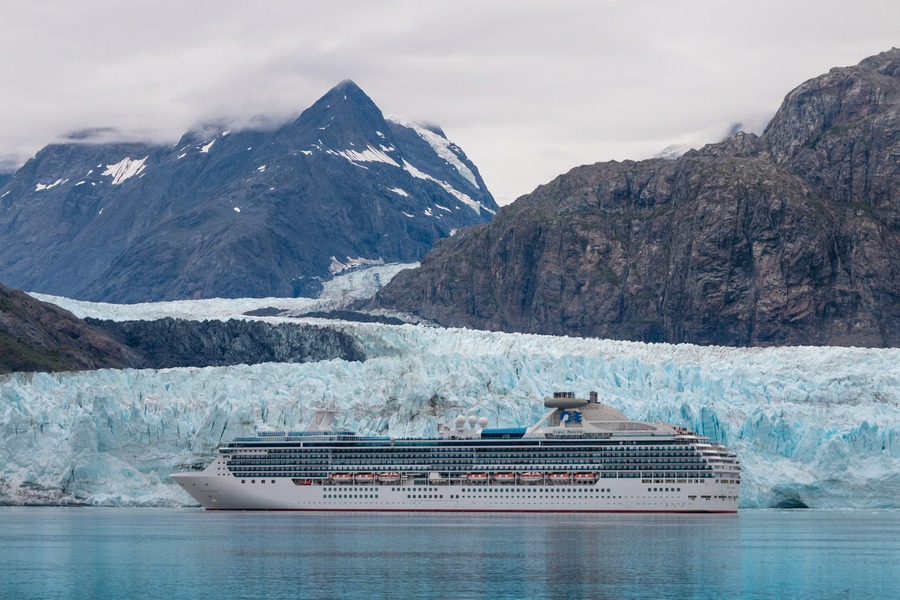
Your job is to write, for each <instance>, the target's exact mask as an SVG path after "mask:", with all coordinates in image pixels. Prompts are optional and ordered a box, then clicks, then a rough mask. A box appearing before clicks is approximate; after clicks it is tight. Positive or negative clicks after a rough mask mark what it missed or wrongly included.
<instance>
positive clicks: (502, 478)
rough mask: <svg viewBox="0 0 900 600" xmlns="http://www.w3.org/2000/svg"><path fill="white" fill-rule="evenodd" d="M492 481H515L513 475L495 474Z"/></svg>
mask: <svg viewBox="0 0 900 600" xmlns="http://www.w3.org/2000/svg"><path fill="white" fill-rule="evenodd" d="M494 481H496V482H497V483H514V482H515V481H516V475H515V473H495V474H494Z"/></svg>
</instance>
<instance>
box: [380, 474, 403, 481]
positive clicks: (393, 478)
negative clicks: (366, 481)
mask: <svg viewBox="0 0 900 600" xmlns="http://www.w3.org/2000/svg"><path fill="white" fill-rule="evenodd" d="M378 481H380V482H381V483H397V482H398V481H400V473H379V474H378Z"/></svg>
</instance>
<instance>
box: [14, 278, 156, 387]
mask: <svg viewBox="0 0 900 600" xmlns="http://www.w3.org/2000/svg"><path fill="white" fill-rule="evenodd" d="M137 360H138V357H137V355H136V354H135V353H134V352H133V351H132V350H130V349H129V348H127V347H126V346H124V345H122V344H120V343H118V342H116V341H115V340H114V339H113V338H112V337H110V336H109V335H107V334H106V333H105V332H104V331H103V330H101V329H98V328H95V327H92V326H90V325H88V324H86V323H85V322H84V321H82V320H81V319H79V318H77V317H76V316H75V315H73V314H72V313H70V312H69V311H67V310H63V309H61V308H59V307H58V306H54V305H53V304H48V303H46V302H40V301H38V300H35V299H34V298H32V297H31V296H29V295H28V294H25V293H23V292H20V291H17V290H11V289H9V288H7V287H4V286H0V373H10V372H13V371H74V370H81V369H101V368H106V367H110V368H122V367H127V366H132V365H134V364H135V362H136V361H137Z"/></svg>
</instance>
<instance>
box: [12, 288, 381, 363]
mask: <svg viewBox="0 0 900 600" xmlns="http://www.w3.org/2000/svg"><path fill="white" fill-rule="evenodd" d="M332 359H340V360H351V361H362V360H365V359H366V356H365V354H364V353H363V352H362V351H361V350H360V349H359V348H358V347H357V345H356V343H355V342H354V340H353V339H352V338H351V337H350V336H348V335H346V334H344V333H342V332H340V331H337V330H334V329H330V328H328V327H317V326H314V325H303V324H299V323H283V324H278V325H273V324H270V323H263V322H260V321H242V320H230V321H227V322H221V321H186V320H182V319H171V318H166V319H160V320H157V321H127V322H115V321H103V320H97V319H85V320H81V319H79V318H78V317H76V316H75V315H73V314H72V313H70V312H68V311H66V310H63V309H61V308H59V307H58V306H55V305H53V304H48V303H46V302H40V301H39V300H36V299H35V298H32V297H31V296H29V295H28V294H26V293H24V292H20V291H18V290H11V289H9V288H6V287H3V286H0V373H11V372H17V371H24V372H27V371H80V370H92V369H102V368H115V369H122V368H139V369H147V368H152V369H163V368H169V367H209V366H227V365H237V364H242V363H243V364H249V365H252V364H257V363H263V362H289V363H299V362H314V361H320V360H332Z"/></svg>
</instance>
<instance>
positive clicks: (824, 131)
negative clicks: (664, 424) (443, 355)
mask: <svg viewBox="0 0 900 600" xmlns="http://www.w3.org/2000/svg"><path fill="white" fill-rule="evenodd" d="M377 304H378V305H380V306H382V307H390V308H394V309H400V310H404V311H408V312H413V313H416V314H418V315H420V316H422V317H426V318H429V319H433V320H434V321H437V322H439V323H441V324H444V325H448V326H469V327H476V328H483V329H491V330H503V331H520V332H536V333H547V334H562V335H575V336H596V337H604V338H614V339H628V340H642V341H659V342H662V341H666V342H693V343H699V344H723V345H771V344H822V345H862V346H897V345H900V50H897V49H893V50H891V51H888V52H885V53H882V54H880V55H878V56H874V57H871V58H868V59H866V60H864V61H862V62H861V63H860V64H859V65H857V66H853V67H848V68H838V69H832V70H831V72H829V73H827V74H825V75H822V76H821V77H817V78H815V79H812V80H810V81H807V82H806V83H804V84H802V85H801V86H799V87H798V88H797V89H795V90H794V91H792V92H791V93H790V94H788V95H787V97H786V98H785V100H784V102H783V104H782V106H781V108H780V109H779V110H778V112H777V114H776V116H775V117H774V118H773V120H772V121H771V123H770V124H769V126H768V128H767V129H766V130H765V132H764V133H763V134H762V136H759V137H758V136H756V135H752V134H744V133H738V134H736V135H734V136H733V137H731V138H729V139H727V140H725V141H723V142H722V143H719V144H713V145H709V146H706V147H705V148H703V149H701V150H699V151H691V152H688V153H686V154H685V155H684V156H682V157H681V158H679V159H677V160H674V161H669V160H662V159H659V160H647V161H642V162H632V161H625V162H621V163H620V162H608V163H600V164H595V165H589V166H582V167H578V168H576V169H573V170H572V171H570V172H569V173H567V174H565V175H561V176H560V177H558V178H557V179H555V180H554V181H552V182H550V183H548V184H547V185H544V186H541V187H539V188H538V189H536V190H535V191H534V192H533V193H532V194H530V195H528V196H525V197H523V198H520V199H519V200H517V201H516V202H515V203H514V204H512V205H510V206H507V207H504V208H503V210H501V211H500V213H499V214H498V215H497V217H496V219H495V220H494V221H493V222H492V223H491V224H489V225H485V226H480V227H475V228H471V229H469V230H466V231H464V232H461V233H460V235H458V236H456V237H454V238H453V239H450V240H444V241H442V242H441V243H439V244H438V245H437V246H436V247H435V249H434V250H433V251H432V252H431V253H430V254H428V256H426V258H425V259H424V260H423V261H422V266H421V267H420V268H419V269H417V270H414V271H406V272H403V273H401V274H400V275H398V276H397V277H396V278H395V279H394V280H393V281H392V282H391V283H390V284H389V285H388V286H386V287H385V289H383V290H382V291H381V293H380V294H379V296H378V299H377Z"/></svg>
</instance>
